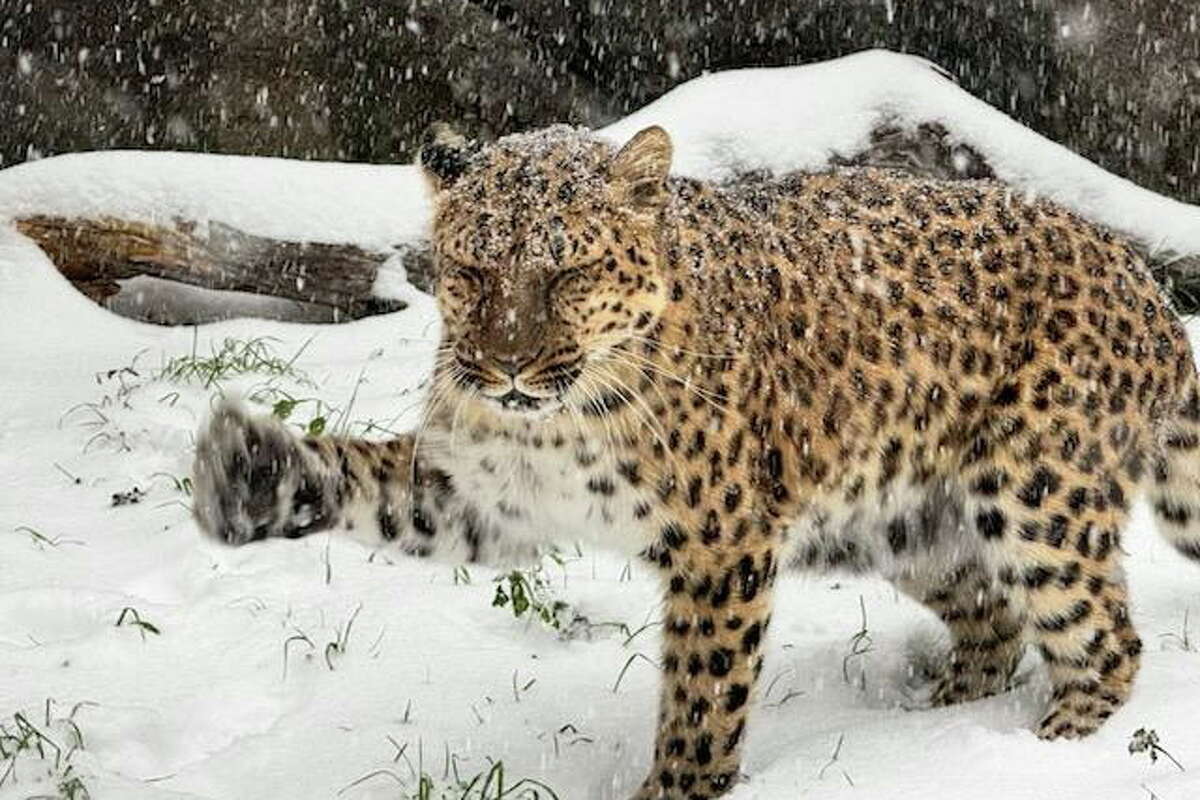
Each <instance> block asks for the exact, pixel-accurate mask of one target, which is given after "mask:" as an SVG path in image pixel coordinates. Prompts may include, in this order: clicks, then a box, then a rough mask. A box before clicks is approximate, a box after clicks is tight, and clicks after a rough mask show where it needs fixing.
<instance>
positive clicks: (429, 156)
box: [418, 122, 479, 191]
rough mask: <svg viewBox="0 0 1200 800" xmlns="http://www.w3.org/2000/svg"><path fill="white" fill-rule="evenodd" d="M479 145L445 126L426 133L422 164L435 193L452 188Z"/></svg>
mask: <svg viewBox="0 0 1200 800" xmlns="http://www.w3.org/2000/svg"><path fill="white" fill-rule="evenodd" d="M477 152H479V143H478V142H474V141H471V140H469V139H467V137H465V136H463V135H462V134H461V133H459V132H458V131H456V130H455V129H454V128H452V127H451V126H450V125H448V124H447V123H445V122H435V123H433V124H432V125H430V126H429V128H428V129H426V131H425V137H424V144H423V145H422V146H421V154H420V157H419V159H418V160H419V161H420V164H421V166H422V167H424V169H425V176H426V177H427V178H428V179H429V183H430V184H431V185H432V186H433V188H434V190H435V191H442V190H444V189H447V188H449V187H450V185H451V184H453V183H454V182H455V181H456V180H458V179H459V178H460V177H461V176H462V174H463V173H464V172H466V171H467V166H468V164H469V162H470V160H471V157H472V156H473V155H475V153H477Z"/></svg>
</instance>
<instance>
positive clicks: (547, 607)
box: [492, 564, 571, 631]
mask: <svg viewBox="0 0 1200 800" xmlns="http://www.w3.org/2000/svg"><path fill="white" fill-rule="evenodd" d="M492 606H493V607H494V608H510V609H512V613H513V616H514V617H516V618H517V619H536V620H538V621H540V622H541V623H542V624H543V625H545V626H546V627H547V628H552V629H553V630H556V631H562V630H563V628H564V626H566V625H567V624H569V623H570V622H571V613H570V605H568V604H567V603H566V602H565V601H563V600H559V599H558V598H556V597H555V596H554V591H553V588H552V587H551V584H550V580H549V579H548V578H547V577H546V575H545V572H544V571H543V569H542V567H541V565H540V564H539V565H538V566H536V567H533V568H531V569H514V570H513V571H511V572H508V573H506V574H504V575H500V576H498V577H497V578H496V594H495V596H493V597H492Z"/></svg>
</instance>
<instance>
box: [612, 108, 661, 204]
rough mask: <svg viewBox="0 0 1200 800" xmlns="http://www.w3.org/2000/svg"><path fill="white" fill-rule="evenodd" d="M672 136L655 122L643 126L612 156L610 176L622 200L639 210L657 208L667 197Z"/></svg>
mask: <svg viewBox="0 0 1200 800" xmlns="http://www.w3.org/2000/svg"><path fill="white" fill-rule="evenodd" d="M671 151H672V148H671V137H670V136H668V135H667V132H666V131H664V130H663V129H662V128H660V127H658V126H657V125H652V126H651V127H649V128H644V129H643V130H641V131H639V132H638V133H637V135H635V136H634V137H633V138H632V139H630V140H629V141H628V142H627V143H626V144H625V146H624V147H622V148H621V151H620V152H619V153H617V154H616V156H614V157H613V160H612V164H611V165H609V168H608V176H609V180H610V181H611V182H612V186H613V189H614V190H615V191H616V192H617V196H618V197H619V198H620V199H621V200H622V202H625V203H628V204H629V205H631V206H633V207H634V208H636V209H638V210H642V211H652V210H656V209H657V208H658V207H659V206H661V205H662V204H663V203H664V202H666V199H667V173H668V172H670V170H671Z"/></svg>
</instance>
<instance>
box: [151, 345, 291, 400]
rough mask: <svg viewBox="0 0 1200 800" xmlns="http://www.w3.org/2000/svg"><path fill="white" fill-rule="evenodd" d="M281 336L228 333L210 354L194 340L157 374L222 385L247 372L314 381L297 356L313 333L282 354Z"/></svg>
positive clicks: (180, 380) (167, 377)
mask: <svg viewBox="0 0 1200 800" xmlns="http://www.w3.org/2000/svg"><path fill="white" fill-rule="evenodd" d="M278 342H279V340H278V339H275V338H273V337H270V336H259V337H256V338H254V339H236V338H232V337H227V338H226V339H224V340H223V341H222V342H221V344H220V346H213V347H212V348H210V352H209V354H208V355H202V354H200V353H198V352H197V349H196V342H195V339H194V338H193V340H192V352H191V353H189V354H188V355H184V356H175V357H174V358H171V359H169V360H168V361H167V363H166V364H165V365H163V367H162V369H161V370H159V372H158V375H157V377H158V378H161V379H163V380H167V381H172V382H175V383H196V384H199V385H200V386H203V387H204V388H206V389H207V388H211V387H219V386H220V384H221V381H223V380H226V379H228V378H231V377H236V376H239V375H247V374H252V373H253V374H259V375H268V376H270V377H272V378H290V379H291V380H294V381H296V382H297V383H302V384H305V385H309V386H311V385H313V383H312V381H311V380H310V379H309V377H308V376H307V375H306V374H305V373H304V372H302V371H301V370H299V369H298V368H297V367H296V360H297V359H299V358H300V356H301V354H303V353H304V351H305V350H306V349H307V348H308V345H309V344H310V343H311V342H312V337H309V338H308V339H307V340H305V342H304V344H302V345H300V348H299V349H298V350H297V351H296V352H295V353H293V354H292V356H291V358H287V359H285V358H282V357H281V356H279V355H276V353H275V350H274V348H275V345H276V344H278Z"/></svg>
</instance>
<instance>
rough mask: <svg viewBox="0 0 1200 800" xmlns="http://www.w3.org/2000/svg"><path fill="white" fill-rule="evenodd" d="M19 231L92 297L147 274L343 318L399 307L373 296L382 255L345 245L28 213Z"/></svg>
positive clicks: (212, 226) (182, 224) (228, 229)
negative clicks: (271, 299) (273, 299)
mask: <svg viewBox="0 0 1200 800" xmlns="http://www.w3.org/2000/svg"><path fill="white" fill-rule="evenodd" d="M16 226H17V230H18V231H20V232H21V233H23V234H25V235H26V236H28V237H29V238H31V239H33V240H34V241H35V242H37V244H38V246H39V247H41V248H42V250H44V251H45V252H46V254H47V255H49V256H50V259H51V260H52V261H53V262H54V264H55V266H56V267H57V268H58V270H59V272H61V273H62V274H63V276H64V277H66V278H67V279H68V280H70V281H71V282H72V283H73V284H74V285H75V286H76V287H78V288H79V289H81V290H82V291H83V292H84V293H85V294H87V295H88V296H89V297H91V298H92V299H94V300H99V301H103V300H107V299H108V298H110V297H111V296H113V295H115V294H117V293H118V292H119V291H120V285H119V284H118V283H117V281H119V280H127V279H131V278H136V277H139V276H149V277H155V278H160V279H164V280H169V281H178V282H179V283H184V284H190V285H193V286H200V287H203V288H206V289H217V290H226V291H248V292H253V293H256V294H264V295H270V296H272V297H278V298H283V299H288V300H296V301H300V302H302V303H305V304H312V305H318V306H326V307H328V308H329V309H331V310H332V311H334V312H336V313H340V314H341V315H344V316H345V317H346V318H348V319H357V318H359V317H363V316H366V315H368V314H371V313H379V312H380V311H387V310H396V309H398V308H403V307H404V304H403V302H402V301H384V300H381V299H379V298H376V297H374V296H373V295H372V287H373V286H374V284H375V278H376V275H377V274H378V272H379V266H380V264H382V263H383V262H384V261H386V260H387V258H388V256H387V255H386V254H383V253H377V252H371V251H368V250H364V249H363V248H361V247H357V246H355V245H349V244H326V243H322V242H288V241H280V240H278V239H269V238H266V237H263V236H253V235H251V234H248V233H246V232H244V231H241V230H238V229H237V228H234V227H232V226H230V225H225V224H221V223H217V222H212V223H209V224H208V225H205V226H203V227H200V226H198V225H197V224H196V223H194V222H187V221H183V220H179V221H176V222H175V223H174V224H173V225H169V226H167V225H154V224H150V223H145V222H139V221H135V220H122V219H117V218H113V217H98V218H79V217H58V216H33V217H25V218H22V219H18V220H17V221H16Z"/></svg>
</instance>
